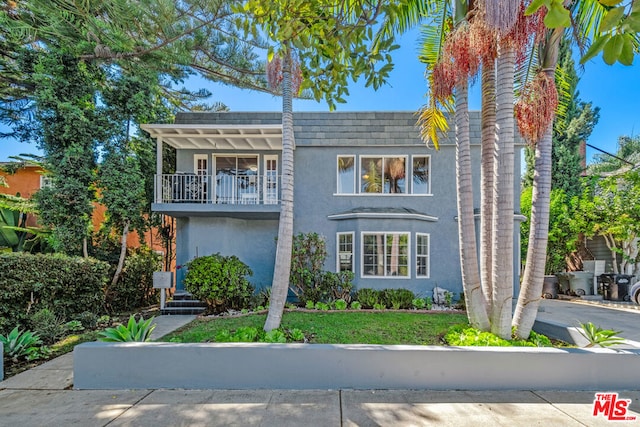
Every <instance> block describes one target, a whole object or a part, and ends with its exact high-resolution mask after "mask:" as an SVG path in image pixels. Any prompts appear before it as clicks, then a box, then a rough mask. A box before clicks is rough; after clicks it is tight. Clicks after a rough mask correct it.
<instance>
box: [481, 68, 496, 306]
mask: <svg viewBox="0 0 640 427" xmlns="http://www.w3.org/2000/svg"><path fill="white" fill-rule="evenodd" d="M495 73H496V66H495V61H487V62H485V63H484V64H483V65H482V147H481V159H482V160H481V163H480V170H481V173H480V278H481V281H482V292H483V293H484V298H485V301H491V294H492V292H493V289H492V288H493V284H492V281H491V269H492V265H493V248H492V239H493V198H494V188H493V173H494V172H493V168H494V166H493V160H494V158H493V145H494V144H495V139H496V74H495ZM487 309H489V307H487Z"/></svg>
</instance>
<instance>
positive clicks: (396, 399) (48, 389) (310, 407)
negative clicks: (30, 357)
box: [0, 301, 640, 427]
mask: <svg viewBox="0 0 640 427" xmlns="http://www.w3.org/2000/svg"><path fill="white" fill-rule="evenodd" d="M547 302H549V303H551V304H546V302H545V304H544V305H543V307H544V311H543V313H546V316H551V315H554V314H555V313H556V312H557V311H558V307H560V305H558V304H555V303H557V302H558V301H547ZM564 303H565V304H575V303H570V302H564ZM593 309H595V310H605V311H609V313H608V314H609V316H606V315H605V314H606V313H605V314H603V316H605V317H609V318H616V317H618V316H619V312H618V311H614V310H611V309H603V308H601V307H594V308H593ZM637 316H640V312H638V314H637ZM186 317H187V316H159V317H158V318H157V322H158V327H156V331H155V332H156V335H157V336H159V335H160V334H165V333H169V332H171V331H172V330H174V329H177V328H179V327H180V326H182V325H184V324H185V323H188V322H189V321H190V320H191V319H187V318H186ZM191 318H192V317H191ZM594 323H596V324H597V322H594ZM636 324H637V322H636ZM161 325H162V328H161ZM571 325H573V323H571ZM284 362H285V363H286V361H284ZM178 363H179V362H178ZM212 363H215V361H212ZM309 368H310V369H313V367H311V366H310V367H309ZM610 368H611V369H613V368H618V369H624V367H610ZM167 369H171V367H170V366H168V367H167ZM160 374H161V373H159V375H160ZM576 374H577V375H579V374H580V372H579V367H577V368H576ZM633 374H634V373H630V375H633ZM434 375H437V367H434ZM72 377H73V354H71V353H70V354H67V355H64V356H61V357H59V358H56V359H54V360H52V361H50V362H48V363H45V364H43V365H41V366H39V367H37V368H34V369H31V370H30V371H26V372H23V373H21V374H18V375H16V376H14V377H12V378H10V379H8V380H6V381H3V382H0V426H5V425H7V426H14V425H19V426H21V427H27V426H42V425H48V426H68V425H78V426H107V425H109V426H230V425H243V426H244V425H260V426H299V425H308V426H416V425H438V426H440V425H443V426H467V425H468V426H476V425H478V424H481V423H486V424H489V423H490V424H491V425H496V426H530V425H541V426H601V425H602V426H604V425H611V421H609V420H607V419H606V418H605V417H604V416H603V415H598V416H597V417H594V416H593V400H594V393H593V392H559V391H424V390H305V391H299V390H297V391H293V390H249V391H246V390H242V391H241V390H177V389H174V390H164V389H161V390H116V391H113V390H111V391H105V390H82V391H79V390H73V389H71V387H72V381H73V378H72ZM602 391H603V392H606V391H612V390H602ZM618 392H619V393H620V398H621V399H631V403H630V406H629V412H627V415H628V416H635V417H637V419H636V420H635V421H617V422H616V423H615V424H616V425H631V424H635V425H638V423H640V385H639V388H638V390H635V391H621V390H619V391H618Z"/></svg>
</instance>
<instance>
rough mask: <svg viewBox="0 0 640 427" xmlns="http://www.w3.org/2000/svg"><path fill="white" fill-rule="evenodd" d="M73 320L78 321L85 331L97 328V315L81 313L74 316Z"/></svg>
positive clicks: (86, 312) (88, 312)
mask: <svg viewBox="0 0 640 427" xmlns="http://www.w3.org/2000/svg"><path fill="white" fill-rule="evenodd" d="M75 320H78V321H80V323H81V324H82V326H83V327H85V328H86V329H95V328H96V327H97V326H98V315H97V314H95V313H92V312H90V311H83V312H82V313H80V314H78V315H77V316H75Z"/></svg>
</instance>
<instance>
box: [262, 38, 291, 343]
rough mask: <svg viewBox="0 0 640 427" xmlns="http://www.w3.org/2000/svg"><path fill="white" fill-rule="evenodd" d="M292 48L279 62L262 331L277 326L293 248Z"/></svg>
mask: <svg viewBox="0 0 640 427" xmlns="http://www.w3.org/2000/svg"><path fill="white" fill-rule="evenodd" d="M291 64H292V61H291V49H290V48H289V49H288V50H287V53H286V54H285V55H284V58H283V61H282V197H281V206H280V221H279V225H278V242H277V245H276V260H275V267H274V271H273V283H272V285H271V297H270V300H269V313H268V315H267V320H266V321H265V324H264V330H265V331H267V332H268V331H270V330H272V329H277V328H279V327H280V323H281V321H282V313H283V312H284V305H285V303H286V301H287V294H288V292H289V275H290V273H291V250H292V246H293V149H294V147H295V139H294V135H293V92H292V78H291V68H292V67H291Z"/></svg>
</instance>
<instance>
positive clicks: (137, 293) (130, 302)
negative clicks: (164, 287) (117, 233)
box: [105, 247, 162, 312]
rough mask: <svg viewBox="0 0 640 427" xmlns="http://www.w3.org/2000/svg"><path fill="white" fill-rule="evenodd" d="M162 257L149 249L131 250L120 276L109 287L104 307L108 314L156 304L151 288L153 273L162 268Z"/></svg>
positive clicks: (154, 294)
mask: <svg viewBox="0 0 640 427" xmlns="http://www.w3.org/2000/svg"><path fill="white" fill-rule="evenodd" d="M161 267H162V257H161V256H160V255H158V254H157V253H155V252H154V251H152V250H151V249H149V248H144V247H143V248H140V249H135V250H131V253H130V254H129V255H128V256H127V259H126V261H125V264H124V270H123V272H122V276H121V278H120V280H119V281H118V283H116V285H115V286H113V285H109V286H108V287H107V291H106V297H105V305H106V307H107V309H108V310H109V311H110V312H124V311H130V310H134V309H136V308H140V307H147V306H149V305H152V304H156V303H158V298H159V294H158V292H157V290H155V289H154V288H153V272H154V271H160V270H161V269H162V268H161Z"/></svg>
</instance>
